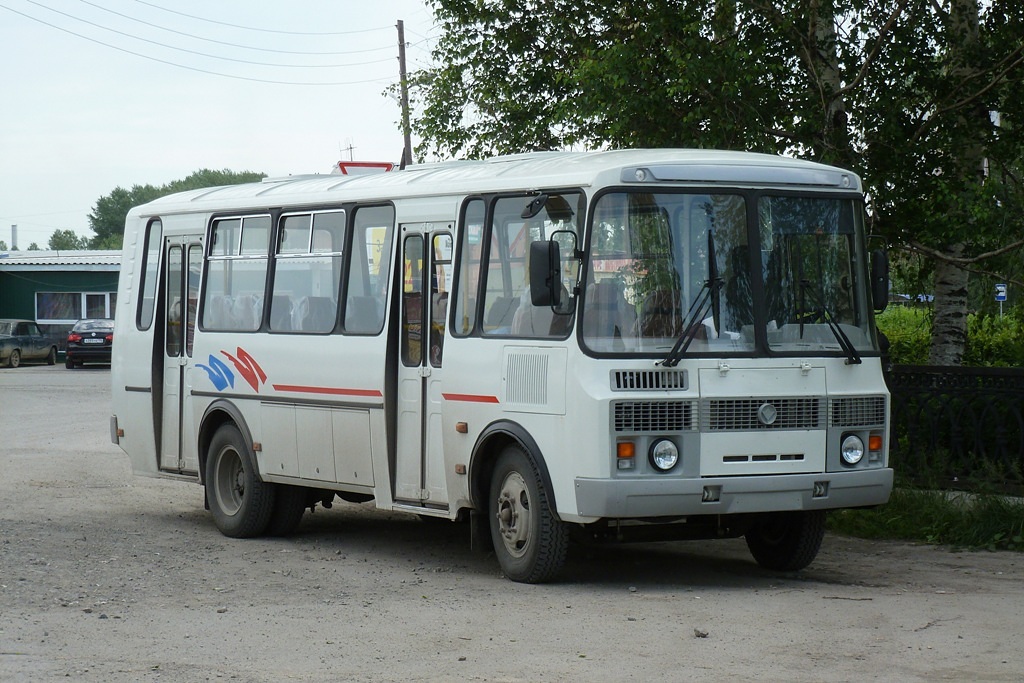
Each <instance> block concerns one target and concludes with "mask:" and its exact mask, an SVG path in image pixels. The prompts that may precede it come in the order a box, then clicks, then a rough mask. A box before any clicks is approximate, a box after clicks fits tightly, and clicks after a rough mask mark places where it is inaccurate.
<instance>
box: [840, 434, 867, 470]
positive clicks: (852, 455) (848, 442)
mask: <svg viewBox="0 0 1024 683" xmlns="http://www.w3.org/2000/svg"><path fill="white" fill-rule="evenodd" d="M840 454H841V455H842V456H843V462H844V463H846V464H847V465H856V464H857V463H859V462H860V460H861V458H863V457H864V442H863V441H861V439H860V437H859V436H854V435H853V434H850V435H849V436H847V437H846V438H845V439H843V447H842V449H840Z"/></svg>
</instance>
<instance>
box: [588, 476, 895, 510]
mask: <svg viewBox="0 0 1024 683" xmlns="http://www.w3.org/2000/svg"><path fill="white" fill-rule="evenodd" d="M892 481H893V471H892V469H891V468H879V469H871V470H856V471H851V472H823V473H812V474H776V475H770V476H749V477H707V478H701V479H679V478H667V477H645V478H640V479H634V478H628V479H626V478H623V479H589V478H582V477H580V478H577V479H576V482H575V484H576V486H575V488H576V507H577V515H578V516H580V517H585V518H593V517H605V518H619V519H628V518H638V517H670V516H676V515H730V514H747V513H758V512H786V511H792V510H838V509H841V508H851V507H863V506H871V505H881V504H883V503H886V502H887V501H888V500H889V495H890V493H892Z"/></svg>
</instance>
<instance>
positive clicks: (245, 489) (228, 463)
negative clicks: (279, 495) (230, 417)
mask: <svg viewBox="0 0 1024 683" xmlns="http://www.w3.org/2000/svg"><path fill="white" fill-rule="evenodd" d="M274 493H275V491H274V486H273V484H266V483H264V482H262V481H261V480H260V478H259V476H257V474H256V460H255V458H254V457H253V455H252V453H251V452H250V450H249V447H248V445H247V444H246V443H245V439H243V438H242V433H241V432H240V431H239V430H238V427H236V426H235V425H233V424H225V425H222V426H221V427H220V428H219V429H218V430H217V432H216V433H215V434H214V435H213V440H212V441H211V442H210V448H209V450H208V451H207V456H206V498H207V502H208V503H209V504H210V512H212V513H213V521H214V523H215V524H216V525H217V528H218V529H219V530H220V532H221V533H222V534H224V535H225V536H229V537H231V538H252V537H253V536H259V535H260V534H262V533H263V532H264V531H266V529H267V526H268V524H269V523H270V518H271V515H272V513H273V511H274Z"/></svg>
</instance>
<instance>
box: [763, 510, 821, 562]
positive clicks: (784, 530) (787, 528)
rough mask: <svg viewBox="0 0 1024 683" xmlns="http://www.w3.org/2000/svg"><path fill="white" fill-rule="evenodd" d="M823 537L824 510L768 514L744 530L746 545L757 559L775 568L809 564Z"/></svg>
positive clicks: (816, 553) (815, 554) (816, 552)
mask: <svg viewBox="0 0 1024 683" xmlns="http://www.w3.org/2000/svg"><path fill="white" fill-rule="evenodd" d="M824 537H825V511H824V510H811V511H807V512H783V513H778V514H773V515H769V516H768V517H766V518H765V520H764V521H762V522H759V523H758V524H756V525H755V526H753V527H751V528H750V529H749V530H748V531H747V533H746V540H747V548H749V549H750V554H751V555H753V556H754V559H755V560H756V561H757V563H758V564H759V565H761V566H762V567H764V568H765V569H773V570H776V571H798V570H800V569H803V568H804V567H806V566H807V565H809V564H810V563H811V562H813V561H814V558H815V557H816V556H817V555H818V550H819V549H820V548H821V540H822V539H823V538H824Z"/></svg>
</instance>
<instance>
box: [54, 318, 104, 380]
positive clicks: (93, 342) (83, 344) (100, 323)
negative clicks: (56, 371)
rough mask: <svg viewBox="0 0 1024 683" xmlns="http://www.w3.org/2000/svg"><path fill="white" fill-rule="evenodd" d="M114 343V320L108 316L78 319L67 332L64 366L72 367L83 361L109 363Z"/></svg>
mask: <svg viewBox="0 0 1024 683" xmlns="http://www.w3.org/2000/svg"><path fill="white" fill-rule="evenodd" d="M113 343H114V321H113V320H110V319H109V318H99V319H94V320H79V321H78V322H77V323H75V326H74V327H72V328H71V332H69V333H68V343H67V347H66V349H65V356H64V367H66V368H67V369H69V370H70V369H72V368H74V367H76V366H79V365H84V364H85V363H87V362H88V363H106V364H108V365H109V364H110V347H111V346H112V345H113Z"/></svg>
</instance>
